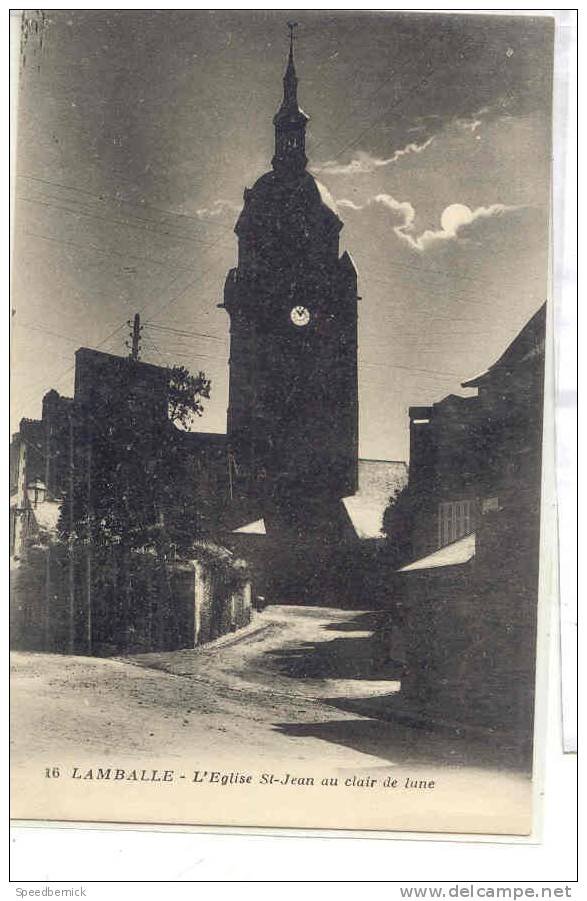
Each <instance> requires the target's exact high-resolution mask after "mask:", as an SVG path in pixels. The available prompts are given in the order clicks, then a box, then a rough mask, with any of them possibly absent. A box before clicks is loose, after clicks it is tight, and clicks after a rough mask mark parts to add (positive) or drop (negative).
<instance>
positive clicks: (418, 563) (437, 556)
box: [398, 532, 475, 573]
mask: <svg viewBox="0 0 587 901" xmlns="http://www.w3.org/2000/svg"><path fill="white" fill-rule="evenodd" d="M474 556H475V533H474V532H471V534H470V535H465V537H464V538H459V539H458V541H453V542H452V543H451V544H447V545H446V546H445V547H441V548H439V549H438V550H437V551H434V552H433V553H432V554H427V555H426V557H421V558H420V559H419V560H414V562H413V563H409V564H408V565H407V566H402V567H401V569H399V570H398V572H400V573H407V572H415V571H416V570H422V569H436V568H438V567H440V566H462V564H464V563H468V562H469V560H472V559H473V557H474Z"/></svg>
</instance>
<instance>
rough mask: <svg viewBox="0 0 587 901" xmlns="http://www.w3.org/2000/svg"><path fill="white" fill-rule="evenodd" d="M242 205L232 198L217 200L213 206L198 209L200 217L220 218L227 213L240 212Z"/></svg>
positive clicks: (197, 212) (197, 214) (197, 213)
mask: <svg viewBox="0 0 587 901" xmlns="http://www.w3.org/2000/svg"><path fill="white" fill-rule="evenodd" d="M240 209H241V208H240V206H238V205H237V204H236V203H233V202H232V201H231V200H215V201H214V203H213V204H212V206H211V207H202V208H201V209H199V210H196V216H197V217H198V219H218V218H219V217H220V216H223V215H224V214H225V213H231V214H232V213H238V212H240Z"/></svg>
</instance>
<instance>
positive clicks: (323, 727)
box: [275, 698, 531, 774]
mask: <svg viewBox="0 0 587 901" xmlns="http://www.w3.org/2000/svg"><path fill="white" fill-rule="evenodd" d="M379 700H381V701H383V700H385V699H383V698H380V699H379ZM388 701H390V702H391V699H390V698H388ZM326 703H331V704H332V706H338V707H341V706H343V705H342V703H340V702H339V701H338V699H335V700H333V701H327V702H326ZM275 728H276V729H277V730H279V732H281V733H282V734H283V735H287V736H289V737H290V738H318V739H321V740H322V741H327V742H330V743H331V744H337V745H342V746H343V747H346V748H352V749H353V750H354V751H360V752H361V753H362V754H372V755H373V756H375V757H380V758H384V759H386V760H389V762H390V763H394V764H397V765H398V766H403V767H405V766H435V767H447V766H450V767H474V768H478V769H493V770H504V771H512V772H523V773H526V774H529V773H530V769H531V756H529V754H528V751H527V750H526V751H524V749H522V748H519V747H517V746H516V744H515V741H513V740H511V739H510V740H507V739H504V738H501V737H498V736H493V737H490V738H489V739H480V738H477V737H475V738H472V737H471V736H470V735H465V734H464V733H462V732H461V733H459V732H458V730H456V729H447V730H446V731H444V730H443V731H442V732H439V731H438V730H436V729H432V728H431V727H429V726H425V725H419V726H416V725H415V724H407V723H402V722H399V721H398V722H386V721H384V720H370V719H361V720H336V721H330V722H326V723H276V724H275Z"/></svg>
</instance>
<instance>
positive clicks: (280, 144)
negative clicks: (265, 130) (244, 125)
mask: <svg viewBox="0 0 587 901" xmlns="http://www.w3.org/2000/svg"><path fill="white" fill-rule="evenodd" d="M287 24H288V28H289V55H288V60H287V68H286V70H285V75H284V76H283V100H282V102H281V106H280V107H279V110H278V111H277V113H276V114H275V116H274V117H273V124H274V125H275V155H274V157H273V160H272V165H273V168H274V169H275V170H276V171H277V172H283V173H286V174H287V173H289V174H299V173H301V172H303V171H304V169H305V168H306V163H307V162H308V160H307V158H306V154H305V142H306V124H307V122H308V116H307V115H306V114H305V112H304V111H303V110H302V109H301V108H300V106H299V104H298V77H297V75H296V67H295V62H294V29H295V28H297V24H298V23H297V22H288V23H287Z"/></svg>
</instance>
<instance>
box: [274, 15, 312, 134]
mask: <svg viewBox="0 0 587 901" xmlns="http://www.w3.org/2000/svg"><path fill="white" fill-rule="evenodd" d="M297 24H298V23H297V22H288V23H287V25H288V28H289V54H288V58H287V67H286V69H285V75H284V76H283V100H282V101H281V106H280V107H279V109H278V111H277V112H276V114H275V116H274V117H273V122H274V123H275V124H277V123H278V122H279V121H280V120H282V119H284V118H287V119H289V120H290V121H291V120H292V119H296V118H301V119H303V120H304V121H305V122H307V121H308V119H309V118H310V117H309V116H308V115H306V113H305V112H304V111H303V109H302V108H301V107H300V105H299V103H298V76H297V74H296V65H295V60H294V29H295V28H296V27H297Z"/></svg>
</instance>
